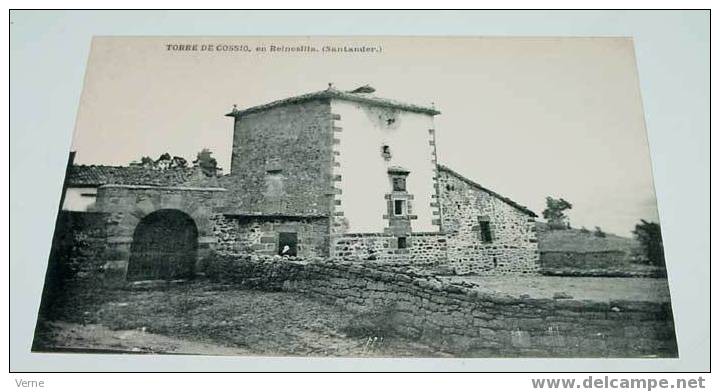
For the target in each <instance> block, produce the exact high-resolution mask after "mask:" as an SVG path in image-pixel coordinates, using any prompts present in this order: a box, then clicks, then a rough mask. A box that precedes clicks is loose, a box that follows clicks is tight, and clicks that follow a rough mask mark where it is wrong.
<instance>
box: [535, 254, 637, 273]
mask: <svg viewBox="0 0 720 392" xmlns="http://www.w3.org/2000/svg"><path fill="white" fill-rule="evenodd" d="M628 261H629V260H628V257H627V254H626V253H625V252H622V251H613V250H608V251H597V252H567V251H546V250H545V251H540V266H541V267H542V268H548V269H598V268H614V267H617V266H621V265H625V264H628Z"/></svg>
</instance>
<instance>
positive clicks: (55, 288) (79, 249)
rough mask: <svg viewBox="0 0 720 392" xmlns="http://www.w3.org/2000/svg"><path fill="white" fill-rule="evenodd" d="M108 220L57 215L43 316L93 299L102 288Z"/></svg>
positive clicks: (68, 213) (93, 215)
mask: <svg viewBox="0 0 720 392" xmlns="http://www.w3.org/2000/svg"><path fill="white" fill-rule="evenodd" d="M106 219H107V216H106V214H102V213H98V212H71V211H60V212H59V213H58V218H57V224H56V225H55V234H54V236H53V241H52V248H51V249H50V257H49V259H48V266H47V271H46V274H45V286H44V288H43V295H42V303H41V305H40V315H41V316H43V317H47V318H50V319H52V318H53V314H54V312H55V311H56V310H58V308H60V307H63V306H68V304H72V303H75V302H73V301H75V300H82V299H83V298H87V297H89V296H92V295H93V294H94V292H95V290H94V289H95V288H97V287H101V286H102V285H103V275H104V261H103V255H104V253H105V249H106V240H107V232H106V227H105V222H106Z"/></svg>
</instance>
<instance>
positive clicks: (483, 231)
mask: <svg viewBox="0 0 720 392" xmlns="http://www.w3.org/2000/svg"><path fill="white" fill-rule="evenodd" d="M480 240H481V241H482V242H492V233H491V232H490V221H487V220H481V221H480Z"/></svg>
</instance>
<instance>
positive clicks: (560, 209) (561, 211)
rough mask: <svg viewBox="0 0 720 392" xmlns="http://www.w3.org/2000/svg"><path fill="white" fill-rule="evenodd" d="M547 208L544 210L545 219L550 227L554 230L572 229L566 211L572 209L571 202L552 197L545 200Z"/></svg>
mask: <svg viewBox="0 0 720 392" xmlns="http://www.w3.org/2000/svg"><path fill="white" fill-rule="evenodd" d="M545 204H546V205H547V207H546V208H545V210H543V212H542V215H543V218H545V219H547V221H548V225H549V226H550V227H551V228H553V229H567V228H568V227H570V223H569V222H568V217H567V215H565V211H566V210H569V209H571V208H572V204H570V202H569V201H567V200H565V199H563V198H559V199H555V198H552V197H550V196H548V197H546V198H545Z"/></svg>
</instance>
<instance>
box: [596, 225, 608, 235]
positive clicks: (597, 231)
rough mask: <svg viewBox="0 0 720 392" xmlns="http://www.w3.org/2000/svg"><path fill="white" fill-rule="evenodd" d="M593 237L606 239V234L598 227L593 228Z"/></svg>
mask: <svg viewBox="0 0 720 392" xmlns="http://www.w3.org/2000/svg"><path fill="white" fill-rule="evenodd" d="M593 234H595V237H600V238H605V237H607V234H605V232H604V231H603V229H601V228H600V226H595V232H594V233H593Z"/></svg>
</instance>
